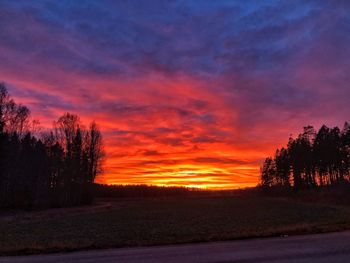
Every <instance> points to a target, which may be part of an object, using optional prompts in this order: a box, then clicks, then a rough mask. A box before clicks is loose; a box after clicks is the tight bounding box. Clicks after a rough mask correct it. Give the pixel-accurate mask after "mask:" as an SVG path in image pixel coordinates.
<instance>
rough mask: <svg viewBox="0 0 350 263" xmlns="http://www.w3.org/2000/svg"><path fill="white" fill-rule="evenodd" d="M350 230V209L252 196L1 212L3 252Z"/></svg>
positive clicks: (32, 251)
mask: <svg viewBox="0 0 350 263" xmlns="http://www.w3.org/2000/svg"><path fill="white" fill-rule="evenodd" d="M347 228H350V208H349V207H342V206H332V205H321V204H306V203H300V202H296V201H291V200H282V199H272V198H252V197H196V198H168V199H146V200H122V201H109V202H107V201H104V202H100V203H99V204H97V205H95V206H93V207H90V208H88V207H85V208H84V207H83V208H70V209H55V210H48V211H39V212H12V213H10V212H7V213H2V214H0V254H2V255H5V254H7V255H8V254H23V253H42V252H56V251H71V250H78V249H91V248H111V247H122V246H143V245H159V244H173V243H184V242H202V241H216V240H230V239H238V238H248V237H262V236H274V235H285V234H299V233H316V232H326V231H337V230H342V229H347Z"/></svg>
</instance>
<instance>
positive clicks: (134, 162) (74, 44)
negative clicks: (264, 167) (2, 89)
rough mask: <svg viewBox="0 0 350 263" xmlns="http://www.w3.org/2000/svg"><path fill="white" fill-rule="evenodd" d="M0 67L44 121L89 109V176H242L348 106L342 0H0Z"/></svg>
mask: <svg viewBox="0 0 350 263" xmlns="http://www.w3.org/2000/svg"><path fill="white" fill-rule="evenodd" d="M0 81H3V82H5V84H6V85H7V87H8V89H9V92H10V93H11V95H12V96H13V97H14V98H15V100H16V101H17V102H20V103H23V104H25V105H27V106H28V107H29V108H30V109H31V110H32V116H33V117H34V118H36V119H39V120H40V121H41V125H42V126H43V127H44V128H45V127H50V126H51V124H52V121H53V120H55V119H57V118H58V116H60V115H61V114H63V113H64V112H66V111H69V112H71V113H76V114H78V115H80V116H81V119H82V121H83V122H85V123H87V122H89V121H91V120H93V119H94V120H96V121H97V123H98V124H99V126H100V128H101V129H102V132H103V135H104V144H105V148H106V152H107V156H106V161H105V169H104V170H105V171H104V174H102V175H101V176H100V177H99V178H98V181H99V182H102V183H113V184H126V183H146V184H158V185H184V186H201V187H209V188H210V187H211V188H236V187H245V186H253V185H256V183H257V182H258V177H259V166H260V165H261V162H262V160H263V159H264V157H265V156H267V155H271V154H273V152H274V149H275V148H277V147H280V146H282V145H284V144H285V143H286V142H287V140H288V137H289V136H290V134H294V135H295V134H297V133H298V132H300V131H301V129H302V127H303V126H305V125H308V124H311V125H314V126H315V127H316V128H318V127H319V126H320V125H321V124H322V123H325V124H327V125H329V126H333V125H338V126H342V124H343V122H344V121H346V120H350V1H346V0H344V1H341V0H332V1H331V0H329V1H322V0H314V1H304V0H303V1H298V0H293V1H292V0H285V1H283V0H280V1H277V0H276V1H268V0H266V1H261V0H256V1H243V0H242V1H233V0H232V1H211V0H208V1H204V0H203V1H202V0H198V1H190V0H179V1H157V0H145V1H143V0H129V1H126V0H125V1H124V0H120V1H103V0H102V1H64V0H60V1H39V0H38V1H13V0H8V1H6V0H0Z"/></svg>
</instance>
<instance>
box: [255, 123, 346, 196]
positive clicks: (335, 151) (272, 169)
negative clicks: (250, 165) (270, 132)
mask: <svg viewBox="0 0 350 263" xmlns="http://www.w3.org/2000/svg"><path fill="white" fill-rule="evenodd" d="M349 181H350V126H349V124H348V123H347V122H346V123H345V124H344V127H343V129H342V130H340V129H339V128H338V127H334V128H328V127H327V126H325V125H323V126H322V127H321V128H320V129H319V130H318V131H315V129H314V128H313V127H312V126H307V127H304V132H303V133H301V134H299V135H298V137H297V138H295V139H293V138H290V139H289V142H288V145H287V148H281V149H278V150H276V153H275V156H274V157H268V158H266V159H265V161H264V164H263V166H262V167H261V185H262V187H264V188H271V187H288V188H293V189H294V190H300V189H308V188H317V187H323V186H334V185H339V184H342V183H348V182H349Z"/></svg>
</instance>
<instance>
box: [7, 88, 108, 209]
mask: <svg viewBox="0 0 350 263" xmlns="http://www.w3.org/2000/svg"><path fill="white" fill-rule="evenodd" d="M36 123H37V122H36V121H32V120H31V118H30V110H29V109H28V108H27V107H26V106H23V105H21V104H17V103H16V102H15V101H14V100H13V99H12V98H11V97H10V95H9V93H8V91H7V89H6V87H5V85H4V84H3V83H0V208H33V207H64V206H73V205H80V204H87V203H90V202H91V201H92V197H93V196H92V193H93V182H94V180H95V178H96V176H97V175H98V174H99V173H100V172H101V161H102V157H103V149H102V135H101V132H100V131H99V129H98V127H97V125H96V123H95V122H92V123H91V124H90V125H89V127H88V128H84V126H83V125H82V124H81V122H80V119H79V117H78V116H77V115H74V114H70V113H65V114H64V115H63V116H61V117H60V118H59V119H58V120H57V121H55V122H54V124H53V128H52V129H50V130H48V131H41V132H39V131H37V129H36Z"/></svg>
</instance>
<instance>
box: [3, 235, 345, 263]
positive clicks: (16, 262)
mask: <svg viewBox="0 0 350 263" xmlns="http://www.w3.org/2000/svg"><path fill="white" fill-rule="evenodd" d="M0 262H1V263H24V262H25V263H34V262H35V263H53V262H60V263H92V262H103V263H112V262H113V263H115V262H118V263H119V262H136V263H139V262H140V263H141V262H142V263H151V262H152V263H153V262H161V263H166V262H180V263H186V262H220V263H226V262H227V263H228V262H237V263H248V262H282V263H291V262H318V263H323V262H327V263H328V262H332V263H337V262H350V231H347V232H339V233H330V234H319V235H307V236H291V237H276V238H263V239H251V240H240V241H227V242H213V243H200V244H185V245H171V246H157V247H142V248H121V249H108V250H94V251H84V252H73V253H66V254H50V255H37V256H20V257H0Z"/></svg>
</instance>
